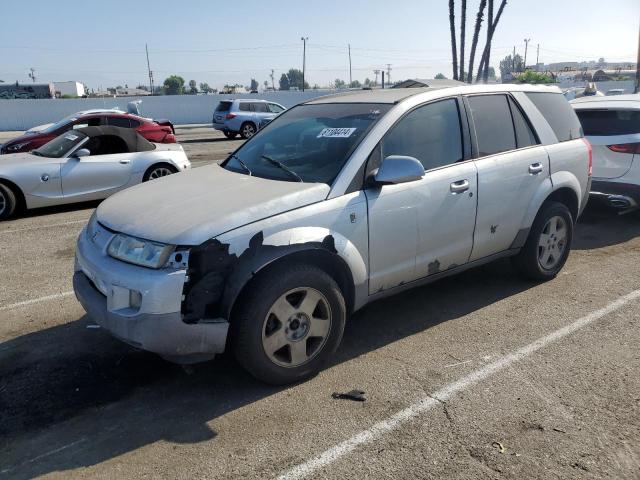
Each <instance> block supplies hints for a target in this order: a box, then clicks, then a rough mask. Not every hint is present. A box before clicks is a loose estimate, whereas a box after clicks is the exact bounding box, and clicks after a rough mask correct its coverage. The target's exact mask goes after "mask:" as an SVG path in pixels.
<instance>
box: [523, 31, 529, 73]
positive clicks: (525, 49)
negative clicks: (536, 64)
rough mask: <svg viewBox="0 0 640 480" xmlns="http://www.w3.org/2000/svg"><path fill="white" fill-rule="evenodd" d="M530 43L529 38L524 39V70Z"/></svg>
mask: <svg viewBox="0 0 640 480" xmlns="http://www.w3.org/2000/svg"><path fill="white" fill-rule="evenodd" d="M530 41H531V39H530V38H525V39H524V65H523V67H524V70H526V69H527V49H528V48H529V42H530Z"/></svg>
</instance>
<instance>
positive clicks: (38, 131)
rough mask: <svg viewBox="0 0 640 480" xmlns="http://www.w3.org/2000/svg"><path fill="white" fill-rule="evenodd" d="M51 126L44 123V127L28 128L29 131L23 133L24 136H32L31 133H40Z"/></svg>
mask: <svg viewBox="0 0 640 480" xmlns="http://www.w3.org/2000/svg"><path fill="white" fill-rule="evenodd" d="M51 125H53V123H45V124H44V125H38V126H37V127H33V128H30V129H29V130H27V131H26V132H24V133H25V134H26V135H29V134H33V133H40V132H41V131H42V130H46V129H47V128H49V127H50V126H51Z"/></svg>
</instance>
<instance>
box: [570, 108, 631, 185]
mask: <svg viewBox="0 0 640 480" xmlns="http://www.w3.org/2000/svg"><path fill="white" fill-rule="evenodd" d="M576 114H577V115H578V118H579V119H580V123H581V124H582V129H583V130H584V134H585V136H586V137H587V139H588V140H589V142H590V143H591V145H592V147H593V176H594V177H597V178H598V177H599V178H618V177H622V176H623V175H625V174H626V173H627V172H628V171H629V170H630V169H631V165H632V164H633V162H634V161H638V160H639V157H638V155H639V153H638V152H640V109H622V108H621V109H608V108H607V109H604V108H603V109H599V108H593V109H591V108H590V109H586V108H580V109H576Z"/></svg>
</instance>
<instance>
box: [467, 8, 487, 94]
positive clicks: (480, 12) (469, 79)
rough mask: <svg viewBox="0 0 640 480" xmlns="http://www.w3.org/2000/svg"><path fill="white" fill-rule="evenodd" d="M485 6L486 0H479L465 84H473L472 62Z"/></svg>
mask: <svg viewBox="0 0 640 480" xmlns="http://www.w3.org/2000/svg"><path fill="white" fill-rule="evenodd" d="M486 6H487V0H480V6H479V7H478V14H477V15H476V26H475V28H474V29H473V40H472V41H471V53H470V54H469V73H468V75H467V83H471V82H473V62H474V60H475V56H476V47H477V46H478V35H480V28H481V27H482V17H483V15H484V9H485V7H486Z"/></svg>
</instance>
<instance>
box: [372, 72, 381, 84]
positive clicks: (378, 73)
mask: <svg viewBox="0 0 640 480" xmlns="http://www.w3.org/2000/svg"><path fill="white" fill-rule="evenodd" d="M373 73H374V74H375V76H376V82H375V83H374V85H375V86H376V87H377V86H378V75H380V70H374V71H373Z"/></svg>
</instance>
